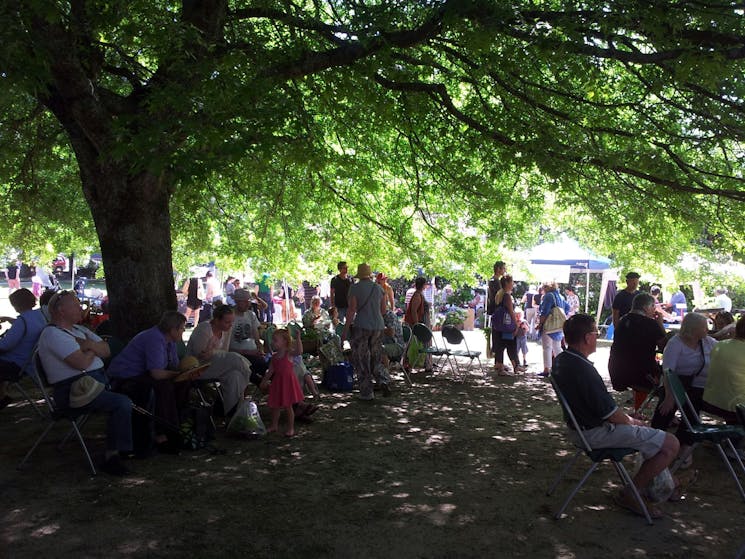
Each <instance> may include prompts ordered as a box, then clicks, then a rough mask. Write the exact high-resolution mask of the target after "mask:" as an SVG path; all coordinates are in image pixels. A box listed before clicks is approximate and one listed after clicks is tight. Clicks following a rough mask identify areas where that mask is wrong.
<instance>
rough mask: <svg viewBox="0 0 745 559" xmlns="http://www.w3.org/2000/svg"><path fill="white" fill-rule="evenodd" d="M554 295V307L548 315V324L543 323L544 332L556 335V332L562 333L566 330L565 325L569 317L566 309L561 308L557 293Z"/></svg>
mask: <svg viewBox="0 0 745 559" xmlns="http://www.w3.org/2000/svg"><path fill="white" fill-rule="evenodd" d="M553 295H554V307H553V308H552V309H551V312H550V313H549V314H548V318H547V319H546V322H544V323H543V331H544V332H545V333H546V334H555V333H556V332H561V331H562V329H563V328H564V323H565V322H566V321H567V315H566V313H565V312H564V309H562V308H561V307H560V306H559V300H558V298H557V296H556V293H554V294H553Z"/></svg>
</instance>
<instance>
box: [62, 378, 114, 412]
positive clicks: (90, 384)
mask: <svg viewBox="0 0 745 559" xmlns="http://www.w3.org/2000/svg"><path fill="white" fill-rule="evenodd" d="M104 388H106V387H105V386H104V385H103V383H101V382H98V381H97V380H96V379H94V378H93V377H91V376H88V375H84V376H82V377H80V378H79V379H78V380H76V381H75V382H73V383H72V385H71V386H70V407H71V408H82V407H83V406H87V405H88V404H90V403H91V402H92V401H93V400H95V399H96V398H97V397H98V395H99V394H100V393H101V392H103V391H104Z"/></svg>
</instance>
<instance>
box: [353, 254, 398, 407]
mask: <svg viewBox="0 0 745 559" xmlns="http://www.w3.org/2000/svg"><path fill="white" fill-rule="evenodd" d="M355 277H356V278H358V279H359V280H360V281H359V282H357V283H355V284H354V285H352V287H351V288H350V289H349V307H348V308H347V321H346V324H345V325H344V334H343V335H342V343H343V342H344V340H345V339H348V340H349V342H350V345H351V346H352V366H353V367H354V370H355V372H356V373H357V378H358V379H359V383H360V399H361V400H372V399H374V393H373V373H374V374H375V375H376V377H379V378H376V380H377V381H378V384H380V388H381V390H382V392H383V395H384V396H387V395H388V394H390V388H389V386H388V377H387V375H386V373H385V372H383V369H382V368H381V367H378V366H377V364H378V363H380V358H381V351H382V346H381V336H382V334H383V329H384V328H385V324H384V323H383V315H384V314H385V297H384V294H383V290H382V289H381V287H380V286H379V285H378V284H377V283H375V282H374V281H373V280H372V269H371V268H370V266H369V265H368V264H360V265H359V266H357V275H356V276H355ZM352 324H353V325H354V326H353V329H352V335H351V337H350V335H349V334H350V333H349V330H350V325H352Z"/></svg>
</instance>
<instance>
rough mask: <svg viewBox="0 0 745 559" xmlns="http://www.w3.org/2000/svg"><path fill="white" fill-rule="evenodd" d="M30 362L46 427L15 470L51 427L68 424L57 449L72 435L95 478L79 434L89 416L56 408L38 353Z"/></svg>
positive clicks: (22, 465)
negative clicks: (40, 395)
mask: <svg viewBox="0 0 745 559" xmlns="http://www.w3.org/2000/svg"><path fill="white" fill-rule="evenodd" d="M32 360H33V361H32V362H33V367H32V370H31V371H30V372H29V376H30V377H31V378H33V379H34V382H35V383H36V385H37V386H38V388H39V390H41V393H42V395H43V396H44V401H45V403H46V410H45V412H43V413H42V414H41V417H42V421H44V422H45V423H46V425H45V427H44V430H43V431H42V433H41V435H39V438H38V439H36V442H35V443H34V445H33V446H32V447H31V449H30V450H29V451H28V452H27V453H26V456H24V457H23V460H21V462H20V463H19V464H18V466H17V468H18V469H19V470H21V469H23V468H24V467H25V466H26V463H27V462H28V460H29V458H31V455H32V454H33V453H34V452H35V451H36V449H37V448H38V446H39V445H40V444H41V442H42V441H43V440H44V439H45V438H46V436H47V435H48V434H49V432H50V431H51V430H52V427H54V426H55V425H56V424H57V423H59V422H69V423H70V426H71V429H70V431H69V432H68V434H67V435H66V436H65V438H64V439H62V441H61V442H60V443H59V444H58V445H57V449H58V450H59V449H61V448H62V446H63V445H64V444H65V443H66V442H67V440H68V439H69V438H70V437H71V436H72V435H73V434H74V435H75V436H76V437H77V439H78V442H80V446H81V448H82V449H83V453H84V454H85V457H86V459H87V461H88V466H90V469H91V473H92V474H93V475H94V476H95V475H96V473H97V472H96V467H95V466H94V465H93V460H92V459H91V455H90V452H89V451H88V446H87V445H86V444H85V439H83V435H82V433H81V430H82V428H83V426H84V425H85V423H86V422H87V421H88V418H89V414H87V413H84V412H80V411H79V410H76V409H73V408H59V407H57V405H56V403H55V401H54V398H53V397H52V396H51V395H50V393H49V390H50V388H51V385H50V384H49V380H48V379H47V374H46V371H44V367H43V365H42V363H41V358H40V356H39V352H38V351H34V354H33V358H32Z"/></svg>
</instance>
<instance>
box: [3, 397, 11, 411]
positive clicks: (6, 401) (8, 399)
mask: <svg viewBox="0 0 745 559" xmlns="http://www.w3.org/2000/svg"><path fill="white" fill-rule="evenodd" d="M12 401H13V398H11V397H10V396H5V397H4V398H3V399H2V400H0V410H1V409H3V408H7V407H8V404H10V403H11V402H12Z"/></svg>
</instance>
